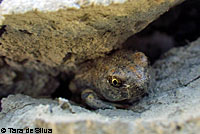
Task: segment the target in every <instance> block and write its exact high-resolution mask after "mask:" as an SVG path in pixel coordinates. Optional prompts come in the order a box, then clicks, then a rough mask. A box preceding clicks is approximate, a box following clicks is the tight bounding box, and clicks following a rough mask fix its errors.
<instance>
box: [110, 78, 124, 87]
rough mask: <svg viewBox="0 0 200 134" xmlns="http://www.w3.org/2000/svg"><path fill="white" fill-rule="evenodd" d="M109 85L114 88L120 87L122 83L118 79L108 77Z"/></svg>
mask: <svg viewBox="0 0 200 134" xmlns="http://www.w3.org/2000/svg"><path fill="white" fill-rule="evenodd" d="M108 81H109V83H110V84H111V85H112V86H114V87H120V86H121V85H122V81H121V80H120V79H119V78H116V77H114V76H113V77H112V76H110V77H109V78H108Z"/></svg>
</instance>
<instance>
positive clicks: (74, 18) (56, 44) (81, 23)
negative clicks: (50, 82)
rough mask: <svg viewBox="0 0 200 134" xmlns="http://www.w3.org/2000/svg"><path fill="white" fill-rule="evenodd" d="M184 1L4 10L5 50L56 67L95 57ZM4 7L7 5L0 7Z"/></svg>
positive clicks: (141, 0) (145, 0)
mask: <svg viewBox="0 0 200 134" xmlns="http://www.w3.org/2000/svg"><path fill="white" fill-rule="evenodd" d="M182 1H183V0H139V1H138V0H128V1H126V2H124V3H121V4H110V5H109V6H103V5H93V6H91V5H87V2H86V3H85V5H82V7H81V8H80V9H62V10H58V11H56V12H46V11H45V12H40V11H35V10H34V11H30V12H26V13H24V14H11V15H9V14H3V15H4V17H5V19H4V21H3V22H2V26H1V30H0V31H1V32H0V37H1V38H0V44H1V45H0V54H1V55H3V56H6V57H9V58H11V59H13V60H15V61H21V60H24V59H34V60H40V61H42V62H43V63H45V64H48V65H50V66H57V65H68V64H69V63H80V62H83V61H85V60H88V59H94V58H96V57H99V56H103V55H104V54H105V53H109V52H110V51H111V50H113V49H116V48H119V47H120V45H121V44H122V43H123V42H124V41H125V40H126V39H127V38H128V37H130V36H131V35H133V34H134V33H137V32H139V31H141V30H142V29H143V28H144V27H146V26H147V25H148V24H149V23H150V22H152V21H153V20H155V19H156V18H157V17H159V15H161V14H163V13H164V12H166V11H167V10H169V8H170V7H172V6H174V5H176V4H178V3H180V2H182ZM3 3H4V1H3ZM4 5H5V4H4ZM27 8H28V7H27ZM36 9H37V8H36ZM1 10H3V11H4V10H6V9H4V7H1V6H0V11H1ZM3 11H2V12H3ZM13 12H15V11H13Z"/></svg>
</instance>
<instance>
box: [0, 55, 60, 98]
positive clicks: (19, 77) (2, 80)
mask: <svg viewBox="0 0 200 134" xmlns="http://www.w3.org/2000/svg"><path fill="white" fill-rule="evenodd" d="M58 75H59V71H58V69H56V68H52V67H49V66H47V65H45V64H42V63H40V62H39V61H31V60H24V61H22V62H14V61H12V60H11V59H9V58H6V57H3V56H0V98H1V97H5V96H7V95H9V94H16V93H22V94H26V95H31V96H34V97H36V96H49V95H50V94H52V93H53V92H54V91H55V89H56V88H57V87H58V86H59V81H58V80H57V78H56V77H58ZM27 89H28V90H27Z"/></svg>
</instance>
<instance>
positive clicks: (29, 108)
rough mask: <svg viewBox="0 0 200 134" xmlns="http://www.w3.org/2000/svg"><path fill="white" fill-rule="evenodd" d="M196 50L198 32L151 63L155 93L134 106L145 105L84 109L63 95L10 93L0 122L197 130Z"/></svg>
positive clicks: (76, 128) (99, 129)
mask: <svg viewBox="0 0 200 134" xmlns="http://www.w3.org/2000/svg"><path fill="white" fill-rule="evenodd" d="M199 50H200V38H199V39H198V40H197V41H195V42H193V43H191V44H190V45H189V46H185V47H180V48H174V49H172V50H170V51H169V52H167V53H166V54H165V55H164V56H163V57H162V58H161V59H160V60H158V61H157V62H156V63H155V64H154V66H153V70H154V71H155V72H156V75H155V77H156V83H155V84H154V85H153V87H154V88H153V91H154V93H153V94H150V95H149V96H148V97H146V98H144V99H143V100H141V101H140V103H139V104H138V106H143V107H146V110H145V111H142V112H140V113H139V112H133V111H130V110H122V109H115V110H111V109H109V110H108V109H107V110H97V111H89V110H86V109H84V108H81V107H79V106H76V105H72V104H70V103H69V102H68V101H64V100H63V99H60V101H61V102H60V103H59V104H60V105H58V102H57V101H53V100H48V99H33V98H31V97H28V96H24V95H16V96H13V95H10V96H9V97H7V98H4V99H3V100H2V111H1V113H0V128H4V127H5V128H6V130H7V128H8V127H14V128H22V129H23V128H35V127H39V128H44V129H52V131H53V133H54V134H65V133H68V134H73V133H76V134H84V133H87V134H94V133H99V134H112V133H116V134H121V133H124V134H133V133H134V134H169V133H174V134H180V133H181V134H198V133H199V131H200V125H199V124H200V103H199V102H200V62H199V61H200V60H199V59H198V57H199V55H200V51H199ZM194 72H195V73H194ZM177 82H178V84H177ZM165 83H167V84H168V85H167V86H166V84H165ZM175 83H176V84H175ZM62 101H63V103H65V104H66V106H65V107H63V103H62ZM61 107H62V108H61Z"/></svg>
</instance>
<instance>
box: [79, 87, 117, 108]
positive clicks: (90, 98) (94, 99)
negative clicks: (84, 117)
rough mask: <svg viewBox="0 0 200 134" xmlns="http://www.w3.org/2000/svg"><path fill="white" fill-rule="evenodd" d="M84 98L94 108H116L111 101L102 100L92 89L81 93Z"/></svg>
mask: <svg viewBox="0 0 200 134" xmlns="http://www.w3.org/2000/svg"><path fill="white" fill-rule="evenodd" d="M81 98H82V100H83V101H84V102H85V103H86V104H87V105H88V106H89V107H91V108H93V109H115V107H114V106H112V105H111V104H110V103H106V102H104V101H102V100H101V99H100V98H99V97H98V96H97V94H96V93H95V92H94V91H93V90H91V89H86V90H84V91H83V92H82V93H81Z"/></svg>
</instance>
